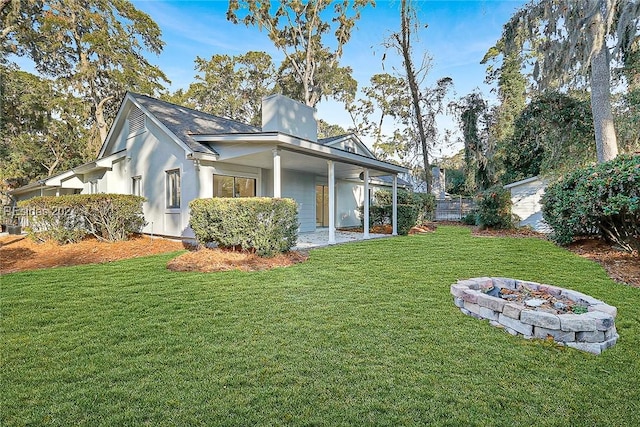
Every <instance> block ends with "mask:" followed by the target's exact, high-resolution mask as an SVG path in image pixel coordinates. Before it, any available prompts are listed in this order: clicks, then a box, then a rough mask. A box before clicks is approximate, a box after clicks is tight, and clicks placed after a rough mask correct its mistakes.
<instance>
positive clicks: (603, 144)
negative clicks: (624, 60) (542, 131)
mask: <svg viewBox="0 0 640 427" xmlns="http://www.w3.org/2000/svg"><path fill="white" fill-rule="evenodd" d="M592 31H594V30H592ZM591 112H592V114H593V127H594V130H595V133H596V152H597V156H598V163H602V162H606V161H608V160H612V159H615V158H616V156H617V155H618V142H617V140H616V131H615V127H614V125H613V114H612V113H611V71H610V68H609V50H608V49H607V46H606V40H605V39H604V38H603V41H602V46H601V47H600V49H598V50H597V51H596V52H595V53H594V54H593V56H592V58H591Z"/></svg>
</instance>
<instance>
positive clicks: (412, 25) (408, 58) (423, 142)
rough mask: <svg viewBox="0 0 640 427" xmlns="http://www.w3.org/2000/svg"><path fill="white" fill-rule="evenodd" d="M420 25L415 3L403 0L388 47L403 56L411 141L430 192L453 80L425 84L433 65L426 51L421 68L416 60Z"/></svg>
mask: <svg viewBox="0 0 640 427" xmlns="http://www.w3.org/2000/svg"><path fill="white" fill-rule="evenodd" d="M419 27H420V23H419V21H418V17H417V14H416V9H415V6H414V5H413V3H412V2H411V1H410V0H402V1H401V4H400V31H398V32H395V33H392V34H391V36H390V38H389V39H388V41H387V42H386V44H385V46H386V47H387V48H390V49H394V50H396V52H397V53H398V54H399V55H400V57H401V58H402V66H403V70H404V73H403V77H404V78H406V81H407V86H408V89H409V95H410V105H411V110H412V114H411V115H410V119H411V126H410V129H411V132H410V134H409V143H410V145H412V146H413V147H414V150H415V151H416V152H418V153H419V155H420V157H421V160H422V161H421V165H420V166H421V168H422V169H423V171H422V174H423V177H424V180H425V183H426V185H427V191H430V188H431V164H430V151H431V148H432V147H433V145H434V144H435V138H436V136H437V127H436V116H437V115H438V114H440V113H441V112H442V111H443V109H444V105H443V101H444V98H445V96H446V94H447V92H448V90H449V88H450V87H451V84H452V82H453V81H452V80H451V78H449V77H445V78H442V79H440V80H438V81H437V83H436V84H435V86H433V87H431V88H424V87H422V83H423V81H424V79H425V77H426V75H427V74H428V71H429V69H430V67H431V65H430V64H431V58H430V57H429V56H428V55H427V54H425V55H424V56H423V58H422V62H421V65H420V66H419V67H416V65H415V63H414V50H413V41H414V39H415V37H416V33H417V31H418V28H419Z"/></svg>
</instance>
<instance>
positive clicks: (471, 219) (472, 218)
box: [460, 211, 478, 225]
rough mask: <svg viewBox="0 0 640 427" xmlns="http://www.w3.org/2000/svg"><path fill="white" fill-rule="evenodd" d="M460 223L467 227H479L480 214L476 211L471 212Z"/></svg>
mask: <svg viewBox="0 0 640 427" xmlns="http://www.w3.org/2000/svg"><path fill="white" fill-rule="evenodd" d="M460 221H462V223H463V224H466V225H477V223H478V213H477V212H476V211H473V212H469V213H468V214H466V215H465V216H463V217H462V218H460Z"/></svg>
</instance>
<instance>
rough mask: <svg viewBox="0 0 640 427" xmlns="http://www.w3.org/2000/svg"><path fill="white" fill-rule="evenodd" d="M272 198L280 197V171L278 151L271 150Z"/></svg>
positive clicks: (275, 149)
mask: <svg viewBox="0 0 640 427" xmlns="http://www.w3.org/2000/svg"><path fill="white" fill-rule="evenodd" d="M273 197H276V198H280V197H282V169H281V168H280V150H278V149H277V148H274V149H273Z"/></svg>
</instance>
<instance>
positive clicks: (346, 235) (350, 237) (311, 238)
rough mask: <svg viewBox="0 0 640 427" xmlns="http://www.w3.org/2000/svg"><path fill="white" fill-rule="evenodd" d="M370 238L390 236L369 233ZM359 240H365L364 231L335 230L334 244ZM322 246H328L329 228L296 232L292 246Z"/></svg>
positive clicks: (296, 248) (311, 247)
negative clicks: (295, 241)
mask: <svg viewBox="0 0 640 427" xmlns="http://www.w3.org/2000/svg"><path fill="white" fill-rule="evenodd" d="M369 236H370V238H371V239H379V238H382V237H391V235H390V234H373V233H371V234H369ZM360 240H366V239H365V238H364V233H355V232H346V231H338V230H336V244H340V243H347V242H357V241H360ZM323 246H329V230H328V229H318V230H316V231H312V232H308V233H300V234H298V242H297V243H296V245H295V246H294V247H293V250H300V249H313V248H319V247H323Z"/></svg>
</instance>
